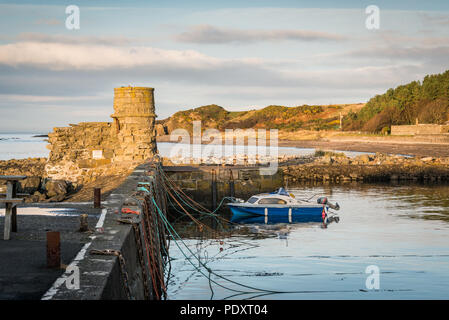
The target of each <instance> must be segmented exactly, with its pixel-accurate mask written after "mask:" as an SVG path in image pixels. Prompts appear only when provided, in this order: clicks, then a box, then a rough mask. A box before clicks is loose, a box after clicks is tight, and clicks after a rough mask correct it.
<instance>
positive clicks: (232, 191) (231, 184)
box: [229, 169, 235, 198]
mask: <svg viewBox="0 0 449 320" xmlns="http://www.w3.org/2000/svg"><path fill="white" fill-rule="evenodd" d="M229 193H230V196H231V197H232V198H235V184H234V177H233V175H232V170H231V169H229Z"/></svg>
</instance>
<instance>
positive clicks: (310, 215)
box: [227, 188, 340, 224]
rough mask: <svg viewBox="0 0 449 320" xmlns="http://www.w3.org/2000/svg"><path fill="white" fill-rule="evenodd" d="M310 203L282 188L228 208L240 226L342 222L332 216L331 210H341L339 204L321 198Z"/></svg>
mask: <svg viewBox="0 0 449 320" xmlns="http://www.w3.org/2000/svg"><path fill="white" fill-rule="evenodd" d="M309 200H310V199H309ZM309 200H299V199H296V198H295V197H294V195H293V194H291V193H288V192H287V191H286V190H285V189H284V188H279V190H277V191H275V192H271V193H261V194H257V195H253V196H252V197H250V198H249V199H248V200H247V201H246V202H245V201H243V200H240V199H239V200H235V201H233V202H230V203H228V204H227V205H228V206H229V208H230V209H231V212H232V218H231V221H232V222H236V223H241V222H244V223H265V224H268V223H284V222H286V223H296V222H324V223H327V222H328V219H329V217H332V219H333V220H334V221H336V222H338V220H339V218H338V219H337V217H336V215H335V214H334V213H332V214H331V215H330V214H329V208H331V209H335V210H339V209H340V206H339V205H338V203H336V204H332V203H330V202H329V201H328V199H327V198H325V197H321V198H318V199H317V201H316V203H312V202H310V201H309Z"/></svg>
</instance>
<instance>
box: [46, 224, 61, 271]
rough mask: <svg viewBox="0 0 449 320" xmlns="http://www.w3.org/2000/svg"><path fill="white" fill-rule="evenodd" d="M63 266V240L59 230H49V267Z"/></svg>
mask: <svg viewBox="0 0 449 320" xmlns="http://www.w3.org/2000/svg"><path fill="white" fill-rule="evenodd" d="M60 266H61V242H60V234H59V232H57V231H49V232H47V267H48V268H59V267H60Z"/></svg>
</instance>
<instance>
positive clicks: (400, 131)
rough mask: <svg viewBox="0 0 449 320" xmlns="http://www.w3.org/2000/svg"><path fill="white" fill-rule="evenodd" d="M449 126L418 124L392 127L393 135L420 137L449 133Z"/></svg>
mask: <svg viewBox="0 0 449 320" xmlns="http://www.w3.org/2000/svg"><path fill="white" fill-rule="evenodd" d="M448 132H449V126H447V125H439V124H418V125H403V126H391V135H396V136H397V135H403V136H406V135H418V134H441V133H448Z"/></svg>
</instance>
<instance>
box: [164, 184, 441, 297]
mask: <svg viewBox="0 0 449 320" xmlns="http://www.w3.org/2000/svg"><path fill="white" fill-rule="evenodd" d="M290 191H293V193H294V194H295V195H296V196H297V197H302V198H306V196H305V195H311V194H314V193H319V194H325V195H328V196H329V197H330V198H331V199H332V200H333V201H338V203H339V204H340V205H341V207H342V209H341V210H340V211H339V215H340V222H339V223H338V224H337V223H332V224H330V225H329V226H328V228H327V229H323V228H321V226H320V225H319V224H294V225H286V224H283V225H271V226H264V225H259V226H250V227H251V229H252V231H254V232H256V231H257V232H259V233H263V234H270V235H271V236H272V237H270V238H265V239H252V238H249V237H245V236H234V237H232V238H228V239H224V244H223V245H220V243H219V242H218V241H217V240H185V243H186V244H187V245H188V246H189V247H190V248H191V250H192V251H194V252H195V253H196V254H199V255H200V256H201V257H202V261H204V262H207V266H208V267H209V268H211V269H212V270H214V271H215V272H216V273H218V274H219V275H222V276H224V277H227V278H229V279H231V280H233V281H236V282H238V283H241V284H244V285H248V286H253V287H257V288H262V289H267V290H274V291H290V292H291V291H294V292H295V293H282V294H265V295H263V294H264V293H263V292H257V293H256V292H254V293H252V294H241V295H235V294H236V292H232V291H230V290H227V289H223V288H221V287H219V286H218V285H216V284H212V290H213V293H214V296H213V299H225V298H229V299H251V298H255V297H257V298H258V299H448V298H449V222H448V221H449V188H448V186H441V185H440V186H410V185H399V186H391V185H369V186H368V185H360V184H359V185H357V184H354V185H346V186H330V187H329V186H327V187H298V188H296V189H290ZM178 243H179V241H178ZM180 245H181V244H180ZM220 247H222V248H223V251H222V252H220V250H219V248H220ZM183 250H185V249H184V248H183ZM170 255H171V257H172V258H175V260H174V261H172V274H173V277H172V278H171V280H170V283H169V286H168V291H169V298H170V299H210V298H211V289H210V287H209V281H208V279H207V278H206V277H204V276H203V275H201V274H200V273H199V272H198V271H197V270H195V268H194V267H193V266H192V265H191V264H189V263H188V262H187V260H186V259H185V258H184V256H183V255H182V254H181V252H180V251H179V249H178V248H177V246H176V244H175V242H172V243H171V246H170ZM193 261H194V260H193ZM196 264H198V262H196ZM370 265H375V266H377V267H378V268H379V270H380V276H379V279H380V288H379V290H368V289H367V288H366V285H365V282H366V279H367V277H368V276H369V275H368V274H366V273H365V269H366V267H367V266H370ZM202 270H203V271H204V268H203V269H202ZM204 272H205V273H206V274H207V271H204ZM211 279H212V280H214V281H217V282H218V283H219V284H221V285H224V286H226V287H228V288H230V289H236V290H243V291H251V290H248V289H245V288H243V287H240V286H238V285H235V284H232V283H229V282H228V281H225V280H223V279H220V278H217V277H216V276H214V275H212V276H211ZM261 294H262V295H261Z"/></svg>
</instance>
